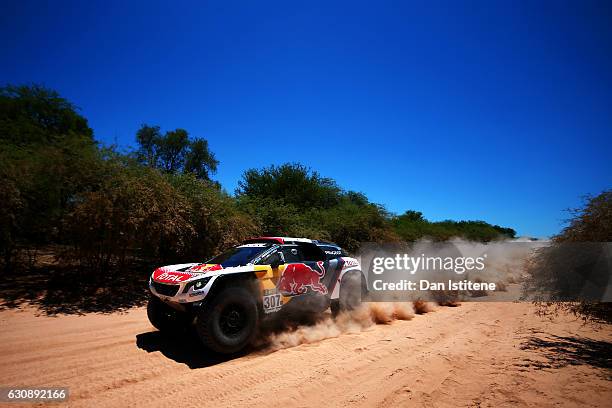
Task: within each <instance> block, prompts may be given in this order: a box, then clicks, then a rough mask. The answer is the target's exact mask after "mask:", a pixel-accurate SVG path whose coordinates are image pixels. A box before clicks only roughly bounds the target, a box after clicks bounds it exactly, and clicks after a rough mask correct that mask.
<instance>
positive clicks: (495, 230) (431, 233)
mask: <svg viewBox="0 0 612 408" xmlns="http://www.w3.org/2000/svg"><path fill="white" fill-rule="evenodd" d="M391 222H392V224H393V227H394V229H395V232H396V233H397V234H398V235H399V236H400V237H401V238H402V239H403V240H405V241H416V240H417V239H420V238H430V239H433V240H434V241H446V240H448V239H451V238H455V237H459V238H464V239H467V240H470V241H479V242H489V241H493V240H497V239H504V238H514V237H515V235H516V232H515V231H514V230H513V229H511V228H503V227H500V226H498V225H491V224H489V223H486V222H484V221H451V220H446V221H440V222H431V221H428V220H426V219H425V218H423V214H422V213H420V212H418V211H410V210H409V211H406V212H405V213H404V214H402V215H400V216H398V217H394V218H393V219H392V221H391Z"/></svg>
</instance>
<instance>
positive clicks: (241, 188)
mask: <svg viewBox="0 0 612 408" xmlns="http://www.w3.org/2000/svg"><path fill="white" fill-rule="evenodd" d="M340 193H341V189H340V187H338V185H337V184H336V182H335V181H334V180H332V179H330V178H325V177H321V176H320V175H319V173H317V172H316V171H311V170H310V169H309V168H307V167H306V166H304V165H302V164H299V163H286V164H283V165H281V166H270V167H266V168H264V169H261V170H257V169H250V170H247V171H246V172H245V173H244V174H243V175H242V180H240V181H239V182H238V188H237V189H236V194H237V195H238V196H239V197H240V196H246V197H250V198H265V197H273V198H274V199H276V200H282V201H283V202H284V203H286V204H290V205H293V206H294V207H295V208H297V209H310V208H331V207H333V206H335V205H337V204H338V203H339V200H340Z"/></svg>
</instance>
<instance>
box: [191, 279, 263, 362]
mask: <svg viewBox="0 0 612 408" xmlns="http://www.w3.org/2000/svg"><path fill="white" fill-rule="evenodd" d="M258 318H259V315H258V309H257V302H256V301H255V297H254V296H253V293H252V291H250V290H248V288H246V287H241V286H237V287H228V288H226V289H223V290H222V291H221V292H219V293H218V294H217V295H216V296H215V297H214V299H213V300H212V301H211V302H210V304H207V305H204V306H202V308H201V309H200V310H199V311H198V312H197V315H196V331H197V332H198V335H199V336H200V339H201V340H202V342H203V343H204V345H205V346H206V347H208V348H209V349H211V350H213V351H215V352H217V353H223V354H230V353H236V352H238V351H240V350H242V349H243V348H244V347H246V346H247V345H248V344H249V343H250V342H251V340H252V339H253V337H254V336H255V333H256V330H257V324H258Z"/></svg>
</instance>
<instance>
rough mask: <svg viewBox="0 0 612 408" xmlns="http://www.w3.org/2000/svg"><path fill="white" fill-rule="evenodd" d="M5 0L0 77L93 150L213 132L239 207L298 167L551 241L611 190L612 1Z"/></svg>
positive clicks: (436, 213)
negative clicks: (147, 133)
mask: <svg viewBox="0 0 612 408" xmlns="http://www.w3.org/2000/svg"><path fill="white" fill-rule="evenodd" d="M165 3H166V4H164V5H161V4H153V2H151V1H144V2H135V1H127V2H114V1H104V2H90V1H75V2H62V1H58V2H43V1H36V2H33V1H3V5H2V13H1V14H0V34H1V35H2V38H3V45H2V52H1V53H0V55H1V58H2V61H0V62H1V63H0V82H1V83H24V82H36V83H42V84H45V85H46V86H48V87H51V88H54V89H56V90H58V91H59V92H60V93H61V94H62V95H64V96H65V97H67V98H68V99H70V100H71V101H73V102H74V103H75V104H77V105H78V106H79V107H80V108H81V109H82V113H83V114H84V115H85V116H86V117H87V118H88V119H89V121H90V125H91V126H92V127H93V129H94V131H95V135H96V138H97V139H98V140H100V141H102V142H104V143H107V144H108V143H113V142H116V143H118V144H119V145H120V146H123V147H127V146H129V145H131V144H133V143H134V133H135V132H136V130H137V129H138V127H139V126H140V125H141V124H142V123H149V124H158V125H160V126H161V127H162V129H164V130H168V129H174V128H177V127H182V128H185V129H187V130H188V131H189V132H190V133H191V134H192V135H194V136H201V137H205V138H207V139H208V140H209V142H210V146H211V148H212V150H213V151H214V153H215V154H216V155H217V157H218V159H219V160H220V161H221V165H220V168H219V171H218V173H217V175H216V176H215V178H216V179H217V180H219V181H220V182H221V183H222V185H223V186H224V188H226V189H227V190H228V191H230V192H232V191H233V190H234V188H235V187H236V184H237V182H238V180H239V178H240V176H241V174H242V172H243V171H244V170H245V169H247V168H251V167H262V166H266V165H270V164H280V163H283V162H292V161H300V162H302V163H304V164H306V165H308V166H310V167H312V168H313V169H315V170H317V171H319V172H320V173H321V174H323V175H325V176H329V177H333V178H334V179H336V180H337V181H338V183H339V184H340V185H341V186H342V187H344V188H346V189H352V190H358V191H362V192H364V193H366V194H367V195H368V197H369V198H370V199H371V200H372V201H374V202H378V203H382V204H384V205H385V206H386V207H387V208H388V209H389V210H391V211H393V212H397V213H401V212H403V211H404V210H406V209H416V210H419V211H422V212H423V213H424V214H425V216H426V217H427V218H429V219H432V220H441V219H447V218H451V219H483V220H486V221H489V222H492V223H496V224H500V225H504V226H511V227H514V228H515V229H517V230H518V232H519V233H520V234H524V235H532V236H547V235H550V234H553V233H555V232H557V231H558V230H559V229H560V227H561V225H562V221H563V220H564V219H565V218H566V217H567V214H566V213H564V209H566V208H569V207H575V206H577V205H578V204H579V203H580V196H582V195H584V194H589V193H590V194H595V193H598V192H600V191H602V190H603V189H606V188H611V187H612V159H611V158H612V2H610V1H601V2H592V1H573V2H565V1H551V2H542V1H535V0H534V1H526V2H519V1H509V2H503V1H497V0H496V1H483V2H478V1H469V2H458V1H449V2H441V3H438V2H429V1H427V2H425V1H422V2H410V1H404V2H399V1H398V2H381V1H376V2H375V1H371V2H367V3H364V2H357V1H347V2H330V1H323V2H315V1H308V2H300V4H294V3H295V2H287V1H279V2H274V3H270V2H263V1H250V2H231V1H219V2H212V3H207V2H201V1H194V2H192V3H184V2H181V1H172V2H165Z"/></svg>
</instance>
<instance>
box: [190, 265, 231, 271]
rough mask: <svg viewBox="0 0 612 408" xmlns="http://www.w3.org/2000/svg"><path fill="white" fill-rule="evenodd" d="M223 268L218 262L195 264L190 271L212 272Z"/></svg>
mask: <svg viewBox="0 0 612 408" xmlns="http://www.w3.org/2000/svg"><path fill="white" fill-rule="evenodd" d="M221 269H223V267H222V266H221V265H219V264H200V265H196V266H194V267H193V268H191V269H190V270H191V271H192V272H214V271H219V270H221Z"/></svg>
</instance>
